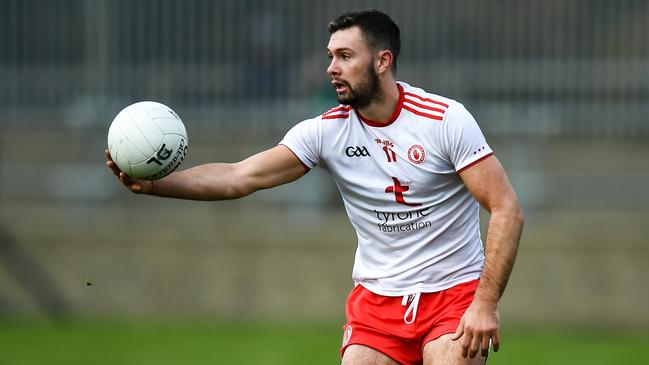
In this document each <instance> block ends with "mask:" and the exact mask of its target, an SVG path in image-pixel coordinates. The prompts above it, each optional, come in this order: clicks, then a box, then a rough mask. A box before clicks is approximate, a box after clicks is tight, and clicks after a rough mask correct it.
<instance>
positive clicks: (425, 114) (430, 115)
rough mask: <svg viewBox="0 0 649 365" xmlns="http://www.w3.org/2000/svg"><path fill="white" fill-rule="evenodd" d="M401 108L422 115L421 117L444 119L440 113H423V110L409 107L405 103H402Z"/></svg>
mask: <svg viewBox="0 0 649 365" xmlns="http://www.w3.org/2000/svg"><path fill="white" fill-rule="evenodd" d="M403 108H404V109H406V110H407V111H409V112H411V113H415V114H417V115H419V116H422V117H425V118H430V119H434V120H442V119H444V117H443V116H441V115H433V114H427V113H423V112H420V111H419V110H416V109H413V108H411V107H409V106H407V105H405V104H404V106H403Z"/></svg>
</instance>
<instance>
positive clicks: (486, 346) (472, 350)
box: [451, 322, 500, 359]
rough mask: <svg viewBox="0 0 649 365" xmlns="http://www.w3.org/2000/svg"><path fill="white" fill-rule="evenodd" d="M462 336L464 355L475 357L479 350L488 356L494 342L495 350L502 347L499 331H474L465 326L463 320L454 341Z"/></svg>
mask: <svg viewBox="0 0 649 365" xmlns="http://www.w3.org/2000/svg"><path fill="white" fill-rule="evenodd" d="M460 338H462V341H461V343H460V347H461V348H462V357H464V358H467V357H468V358H470V359H473V358H475V357H476V356H477V354H478V352H479V353H480V355H482V357H487V355H488V354H489V350H490V349H491V346H492V344H493V349H494V352H497V351H498V349H499V348H500V339H499V336H498V331H497V330H496V331H495V332H490V331H486V332H482V331H477V332H476V331H472V330H471V329H470V328H465V326H464V323H463V322H461V323H460V326H458V328H457V330H456V331H455V334H454V335H453V337H451V340H452V341H457V340H459V339H460Z"/></svg>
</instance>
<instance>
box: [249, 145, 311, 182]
mask: <svg viewBox="0 0 649 365" xmlns="http://www.w3.org/2000/svg"><path fill="white" fill-rule="evenodd" d="M236 165H237V169H236V171H237V175H238V176H237V180H238V181H239V183H240V184H242V185H243V186H244V187H245V189H246V190H250V191H256V190H259V189H267V188H272V187H275V186H278V185H282V184H286V183H289V182H291V181H295V180H297V179H299V178H300V177H302V176H304V174H305V173H306V172H307V171H308V169H307V168H306V167H305V165H304V164H303V163H302V161H300V159H299V158H297V156H296V155H295V154H294V153H293V152H292V151H291V150H290V149H289V148H288V147H286V146H283V145H279V146H276V147H273V148H271V149H268V150H266V151H263V152H260V153H257V154H256V155H253V156H251V157H248V158H247V159H245V160H243V161H241V162H239V163H237V164H236Z"/></svg>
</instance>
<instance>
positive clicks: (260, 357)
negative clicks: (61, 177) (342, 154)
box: [0, 321, 649, 365]
mask: <svg viewBox="0 0 649 365" xmlns="http://www.w3.org/2000/svg"><path fill="white" fill-rule="evenodd" d="M339 344H340V329H339V326H338V325H337V324H336V325H331V326H329V325H322V324H319V325H307V324H302V325H294V326H288V325H286V326H284V325H276V324H275V325H272V324H253V323H233V322H224V323H212V324H197V323H181V324H179V323H173V322H171V323H166V324H160V323H146V322H108V321H106V322H66V323H63V324H56V325H54V324H47V323H43V322H34V321H31V322H17V321H11V322H6V321H5V322H0V363H1V364H3V365H27V364H30V365H31V364H48V365H57V364H61V365H64V364H65V365H75V364H79V365H81V364H83V365H91V364H92V365H102V364H111V365H113V364H120V365H128V364H138V365H145V364H155V365H164V364H282V365H285V364H313V365H317V364H337V363H339V358H338V348H339ZM647 348H649V334H643V335H639V334H637V335H634V334H631V333H626V334H625V333H615V334H613V333H603V332H577V331H573V332H566V331H558V330H557V331H543V332H534V331H529V330H528V331H507V332H504V333H503V344H502V348H501V351H500V352H499V353H497V354H492V356H491V359H490V361H489V364H490V365H492V364H526V365H534V364H589V365H594V364H625V365H633V364H647V363H649V361H648V360H647V356H648V355H647V354H646V349H647Z"/></svg>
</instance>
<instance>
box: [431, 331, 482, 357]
mask: <svg viewBox="0 0 649 365" xmlns="http://www.w3.org/2000/svg"><path fill="white" fill-rule="evenodd" d="M452 337H453V334H452V333H451V334H447V335H443V336H441V337H439V338H437V339H435V340H433V341H430V342H428V343H427V344H426V345H424V365H437V364H443V365H484V363H485V362H486V360H487V359H486V358H484V357H482V355H480V353H478V354H477V355H476V357H475V358H473V359H469V358H464V357H462V347H461V343H460V341H451V338H452Z"/></svg>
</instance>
